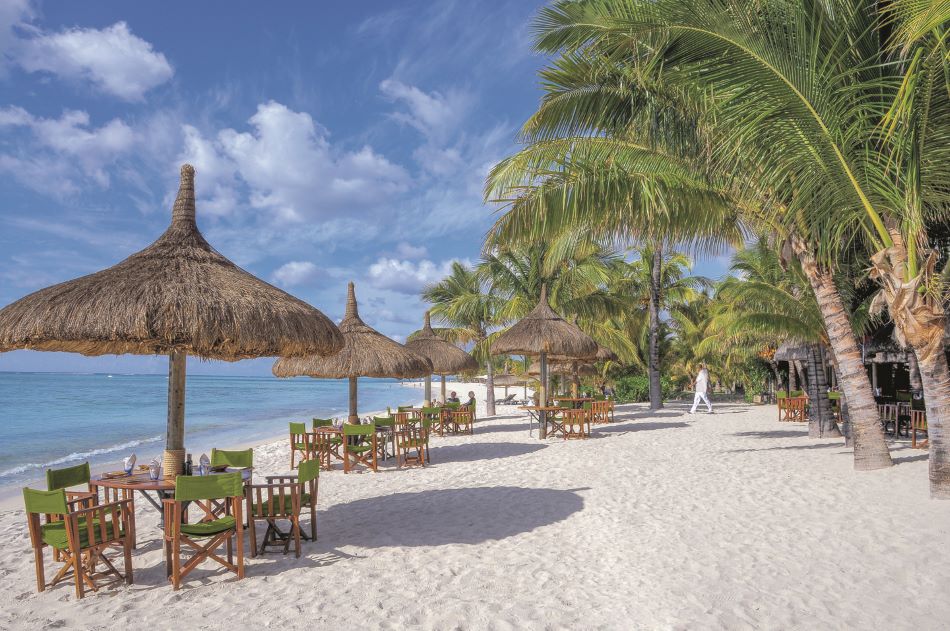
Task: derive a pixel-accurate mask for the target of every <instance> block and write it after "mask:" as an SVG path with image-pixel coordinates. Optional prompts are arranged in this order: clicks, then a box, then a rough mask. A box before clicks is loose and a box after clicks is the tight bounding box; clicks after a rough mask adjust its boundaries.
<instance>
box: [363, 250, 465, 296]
mask: <svg viewBox="0 0 950 631" xmlns="http://www.w3.org/2000/svg"><path fill="white" fill-rule="evenodd" d="M456 260H457V259H451V260H448V261H442V262H440V263H435V262H433V261H430V260H428V259H423V260H421V261H407V260H400V259H394V258H385V257H383V258H380V259H378V260H377V261H376V262H375V263H373V264H372V265H370V267H369V275H368V276H369V281H370V284H372V285H373V286H374V287H378V288H379V289H388V290H390V291H395V292H398V293H402V294H418V293H419V292H420V291H422V288H423V287H425V286H426V285H428V284H430V283H434V282H437V281H439V280H442V279H443V278H445V277H446V276H448V274H449V272H451V271H452V263H454V262H455V261H456ZM463 262H464V263H465V264H466V265H469V264H470V262H469V261H467V260H466V261H463Z"/></svg>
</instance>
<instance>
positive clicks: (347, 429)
mask: <svg viewBox="0 0 950 631" xmlns="http://www.w3.org/2000/svg"><path fill="white" fill-rule="evenodd" d="M343 438H345V439H346V442H344V443H343V472H344V473H346V472H347V471H349V469H350V456H351V455H352V456H354V457H355V458H356V462H357V463H361V464H364V465H366V466H367V467H369V468H370V469H372V470H373V471H376V468H377V465H376V450H375V449H374V447H375V440H376V426H375V425H353V424H352V423H346V424H345V425H343Z"/></svg>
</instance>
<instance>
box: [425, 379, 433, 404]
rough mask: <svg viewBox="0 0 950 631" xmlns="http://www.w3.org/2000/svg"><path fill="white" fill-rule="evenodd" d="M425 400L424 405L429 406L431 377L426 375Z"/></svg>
mask: <svg viewBox="0 0 950 631" xmlns="http://www.w3.org/2000/svg"><path fill="white" fill-rule="evenodd" d="M425 398H426V405H431V404H432V375H426V389H425Z"/></svg>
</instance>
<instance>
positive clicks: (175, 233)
mask: <svg viewBox="0 0 950 631" xmlns="http://www.w3.org/2000/svg"><path fill="white" fill-rule="evenodd" d="M194 175H195V170H194V168H193V167H192V166H191V165H189V164H186V165H183V166H182V167H181V183H180V187H179V189H178V197H177V199H176V200H175V205H174V207H173V209H172V222H171V225H170V226H169V227H168V229H167V230H166V231H165V233H164V234H162V236H160V237H159V238H158V240H157V241H155V242H154V243H153V244H152V245H150V246H148V247H147V248H145V249H144V250H142V251H141V252H137V253H135V254H133V255H132V256H130V257H128V258H127V259H125V260H124V261H122V262H121V263H118V264H117V265H114V266H112V267H110V268H108V269H105V270H102V271H101V272H96V273H95V274H90V275H88V276H83V277H81V278H77V279H75V280H71V281H67V282H65V283H60V284H58V285H54V286H52V287H47V288H46V289H41V290H40V291H37V292H35V293H32V294H30V295H29V296H26V297H25V298H21V299H20V300H18V301H16V302H14V303H13V304H11V305H8V306H7V307H5V308H4V309H2V310H0V350H4V351H7V350H13V349H32V350H41V351H67V352H74V353H82V354H83V355H104V354H124V353H131V354H137V355H168V431H167V437H166V443H165V449H166V454H165V470H166V474H174V473H177V472H178V471H175V470H174V469H175V468H176V467H179V466H180V463H181V462H182V461H183V460H184V427H185V426H184V422H185V358H186V356H187V355H194V356H197V357H201V358H204V359H222V360H225V361H236V360H238V359H246V358H250V357H269V356H270V357H273V356H277V355H280V356H295V355H312V354H322V355H329V354H332V353H335V352H337V351H338V350H340V348H342V347H343V337H342V336H341V335H340V332H339V331H338V330H337V328H336V326H335V325H334V324H333V322H331V321H330V320H329V319H328V318H327V317H326V316H325V315H323V314H322V313H320V312H319V311H317V310H316V309H314V308H313V307H311V306H310V305H308V304H307V303H305V302H303V301H302V300H298V299H297V298H294V297H293V296H291V295H290V294H287V293H286V292H283V291H281V290H280V289H277V288H276V287H274V286H272V285H269V284H267V283H265V282H264V281H262V280H260V279H258V278H256V277H254V276H252V275H251V274H249V273H248V272H246V271H244V270H242V269H241V268H239V267H238V266H236V265H235V264H234V263H232V262H231V261H229V260H228V259H226V258H224V257H223V256H221V254H219V253H218V252H217V251H215V249H214V248H212V247H211V246H210V245H209V244H208V242H207V241H205V239H204V237H203V236H202V235H201V233H200V232H199V231H198V226H197V224H196V223H195V187H194Z"/></svg>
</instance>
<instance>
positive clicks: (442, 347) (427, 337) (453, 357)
mask: <svg viewBox="0 0 950 631" xmlns="http://www.w3.org/2000/svg"><path fill="white" fill-rule="evenodd" d="M406 348H408V349H409V350H411V351H412V352H414V353H416V354H417V355H422V356H423V357H425V358H427V359H428V360H429V361H430V362H432V374H434V375H455V374H458V373H460V372H464V371H466V370H475V369H476V368H478V362H477V361H475V358H474V357H472V356H471V355H469V354H468V353H466V352H465V351H463V350H462V349H460V348H459V347H458V346H455V345H454V344H450V343H448V342H446V341H445V340H443V339H442V338H441V337H439V336H438V335H436V333H435V331H433V330H432V325H431V324H430V321H429V312H428V311H426V314H425V323H424V325H423V327H422V330H421V331H419V333H417V334H416V335H414V336H412V338H411V339H410V340H409V341H408V342H406Z"/></svg>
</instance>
